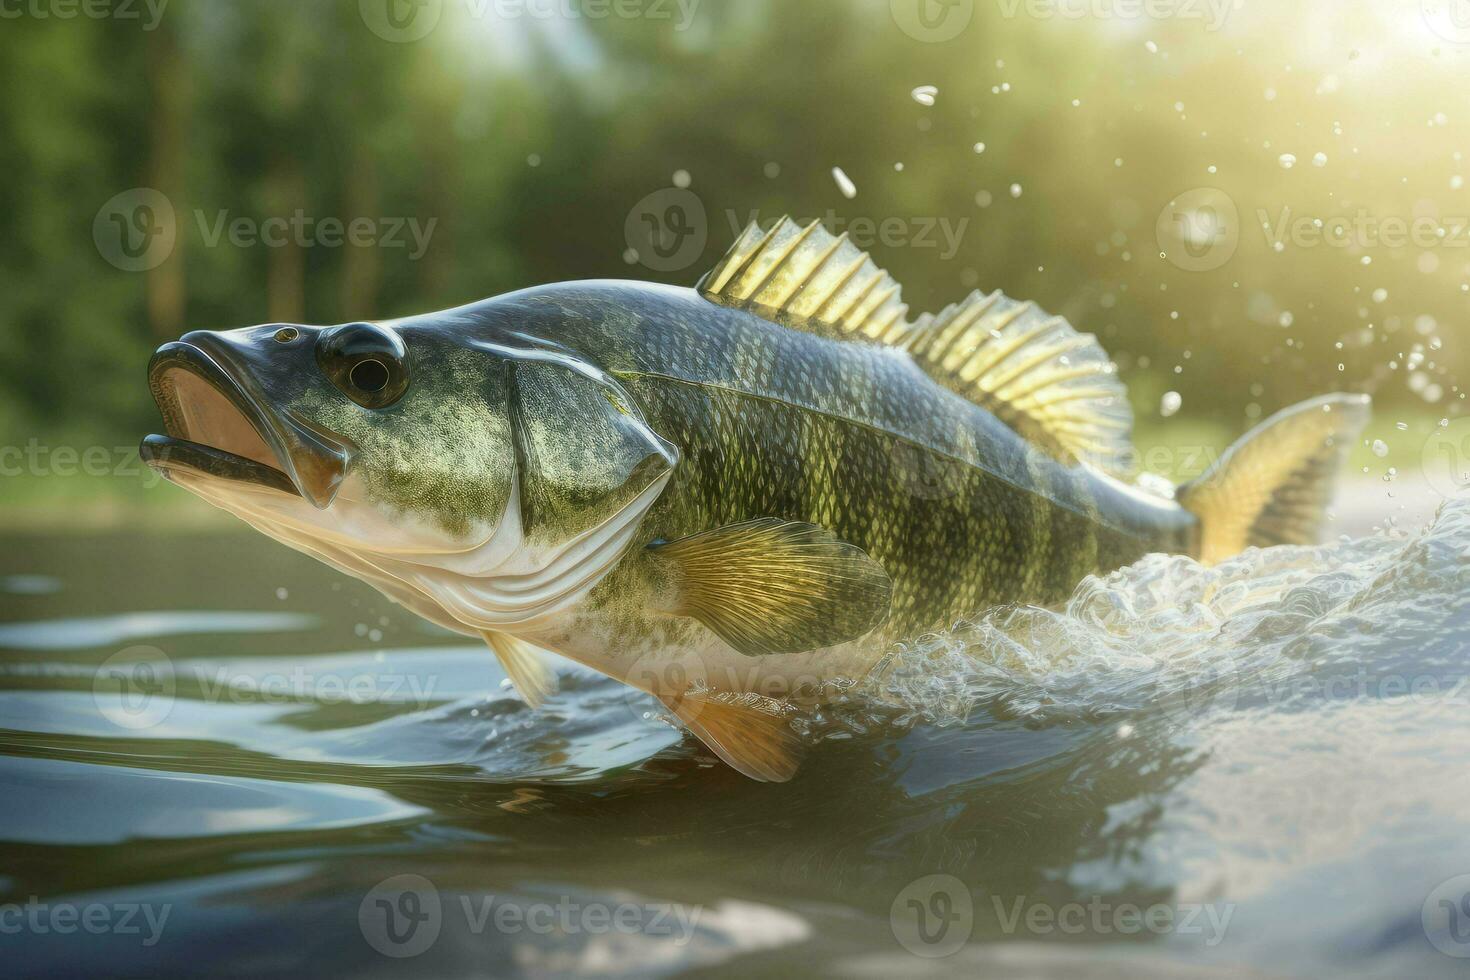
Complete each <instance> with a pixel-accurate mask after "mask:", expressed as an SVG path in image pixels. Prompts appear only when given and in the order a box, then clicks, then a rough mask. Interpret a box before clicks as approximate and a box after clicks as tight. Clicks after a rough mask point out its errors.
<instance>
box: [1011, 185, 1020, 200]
mask: <svg viewBox="0 0 1470 980" xmlns="http://www.w3.org/2000/svg"><path fill="white" fill-rule="evenodd" d="M1020 196H1021V185H1020V184H1012V185H1011V197H1020Z"/></svg>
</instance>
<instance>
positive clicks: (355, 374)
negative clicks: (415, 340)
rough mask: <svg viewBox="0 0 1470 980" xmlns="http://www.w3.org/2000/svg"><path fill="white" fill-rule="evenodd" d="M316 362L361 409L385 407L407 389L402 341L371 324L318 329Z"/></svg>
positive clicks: (385, 329)
mask: <svg viewBox="0 0 1470 980" xmlns="http://www.w3.org/2000/svg"><path fill="white" fill-rule="evenodd" d="M316 361H317V365H318V366H319V367H321V369H322V373H323V374H325V375H326V376H327V377H328V378H329V379H331V382H332V383H333V384H334V385H336V386H337V387H338V388H339V389H340V390H341V391H342V393H343V394H344V395H346V396H347V397H348V398H351V399H352V400H353V401H355V402H357V404H359V405H361V406H362V407H363V408H387V407H388V406H389V405H391V404H393V403H394V402H396V401H397V400H398V399H399V398H402V397H403V393H404V392H405V391H407V390H408V351H407V350H406V349H405V348H404V346H403V340H402V338H400V337H399V336H398V334H397V333H396V332H395V331H392V330H389V329H388V328H386V327H381V326H378V325H377V324H375V323H348V324H344V325H343V326H340V327H332V328H330V329H328V330H324V331H322V333H321V336H320V337H319V338H317V343H316Z"/></svg>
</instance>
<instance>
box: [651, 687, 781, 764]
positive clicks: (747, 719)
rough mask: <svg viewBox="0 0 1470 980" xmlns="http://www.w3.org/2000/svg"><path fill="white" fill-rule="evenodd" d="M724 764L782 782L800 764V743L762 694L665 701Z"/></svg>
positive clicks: (697, 696)
mask: <svg viewBox="0 0 1470 980" xmlns="http://www.w3.org/2000/svg"><path fill="white" fill-rule="evenodd" d="M660 700H661V701H663V703H664V705H665V706H666V707H667V708H668V709H669V710H670V711H672V712H673V713H674V716H675V717H677V718H678V719H679V720H680V721H681V722H683V723H684V727H686V728H688V729H689V730H690V731H691V732H693V733H694V735H695V737H697V738H698V739H699V740H700V741H701V742H703V743H704V744H705V745H706V746H708V747H709V749H710V751H712V752H714V754H715V755H717V756H719V757H720V759H721V761H723V762H724V763H725V764H727V765H729V766H730V767H732V768H734V769H735V770H737V771H738V772H740V773H741V774H742V775H744V776H749V777H750V778H751V779H755V780H759V781H760V782H763V783H784V782H786V781H787V780H789V779H790V778H791V777H792V776H794V775H796V770H797V767H799V766H800V765H801V753H802V744H801V741H800V739H798V738H797V736H796V733H795V732H793V731H792V730H791V726H790V725H788V724H787V723H786V718H785V714H784V711H783V709H782V706H781V705H780V703H778V702H776V701H772V700H771V699H770V698H766V697H762V696H761V695H758V694H740V695H730V694H682V695H670V696H666V697H661V698H660Z"/></svg>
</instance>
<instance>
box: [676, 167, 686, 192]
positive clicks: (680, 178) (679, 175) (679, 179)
mask: <svg viewBox="0 0 1470 980" xmlns="http://www.w3.org/2000/svg"><path fill="white" fill-rule="evenodd" d="M674 186H675V187H678V188H681V189H682V188H685V187H688V186H689V171H687V170H675V171H674Z"/></svg>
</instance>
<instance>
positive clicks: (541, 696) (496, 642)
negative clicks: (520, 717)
mask: <svg viewBox="0 0 1470 980" xmlns="http://www.w3.org/2000/svg"><path fill="white" fill-rule="evenodd" d="M481 635H482V636H484V637H485V642H486V643H488V644H490V649H491V650H494V651H495V656H496V658H497V659H498V660H499V661H500V666H502V667H504V668H505V673H506V675H507V676H509V677H510V682H511V683H512V684H514V685H515V688H516V691H517V692H518V693H519V694H520V696H521V698H522V699H524V700H525V702H526V703H527V704H529V705H530V706H531V707H533V708H539V707H541V704H542V702H544V701H545V700H546V699H547V697H548V696H550V695H552V694H554V693H556V674H554V673H553V672H552V670H551V668H550V667H549V666H547V664H546V661H545V659H544V658H543V657H542V655H541V651H540V649H539V648H537V647H534V646H532V645H531V644H529V643H527V642H525V641H524V640H518V639H516V638H515V637H513V636H510V635H509V634H506V633H494V632H491V631H489V630H483V631H481Z"/></svg>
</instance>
